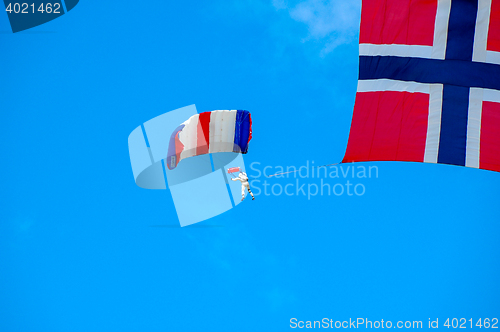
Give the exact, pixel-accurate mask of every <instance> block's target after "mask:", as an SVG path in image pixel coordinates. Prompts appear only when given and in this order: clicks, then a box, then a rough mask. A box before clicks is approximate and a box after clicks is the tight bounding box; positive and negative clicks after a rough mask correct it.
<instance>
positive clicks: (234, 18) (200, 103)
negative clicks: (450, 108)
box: [0, 0, 500, 331]
mask: <svg viewBox="0 0 500 332" xmlns="http://www.w3.org/2000/svg"><path fill="white" fill-rule="evenodd" d="M359 9H360V3H359V2H357V1H356V2H352V3H351V2H349V3H346V2H340V1H338V2H334V1H332V2H320V1H313V0H308V1H295V2H292V1H289V2H287V1H280V0H274V1H264V0H262V1H260V0H258V1H252V0H244V1H212V2H204V3H196V4H193V3H188V2H181V1H175V2H174V1H164V2H141V3H139V4H138V3H137V2H132V1H122V2H120V4H119V5H117V4H116V3H106V2H93V1H82V2H80V3H79V4H78V6H76V7H75V9H73V10H72V11H71V12H70V13H68V14H67V15H63V16H62V17H60V18H58V19H56V20H54V21H51V22H49V23H47V24H44V25H42V26H39V27H37V28H34V29H31V30H28V31H26V32H21V33H17V34H12V33H10V27H9V23H8V19H7V15H6V14H5V13H4V14H0V32H1V33H0V42H1V44H2V47H3V52H2V54H1V59H2V63H3V66H1V67H0V75H1V77H2V83H1V84H2V86H1V89H0V91H1V94H0V96H1V100H2V112H1V113H0V114H1V120H2V124H3V126H2V130H1V131H0V142H1V143H0V151H1V152H2V156H3V157H2V163H1V170H2V174H3V181H2V186H1V189H2V190H1V197H0V199H1V205H0V206H1V208H0V221H1V222H0V330H1V331H236V330H237V331H281V330H289V329H290V323H289V321H290V319H291V318H294V317H295V318H297V319H299V320H320V319H322V318H324V317H328V318H331V319H333V320H348V319H349V318H352V319H355V318H357V317H364V318H368V319H372V320H380V319H384V320H393V321H398V320H402V321H405V320H422V321H423V322H424V326H426V322H427V321H428V318H432V319H436V318H439V320H440V323H441V322H443V321H444V320H445V319H446V318H448V317H449V318H453V317H457V318H461V317H464V318H467V319H469V318H474V319H478V318H485V317H490V318H492V317H498V312H499V309H500V301H499V298H500V289H499V288H498V277H499V273H500V270H499V266H500V264H499V263H500V254H499V252H500V251H499V244H498V238H499V235H500V225H499V221H500V220H499V212H500V211H499V204H498V197H499V194H500V192H499V186H500V176H499V174H498V173H494V172H489V171H480V170H472V169H466V168H462V167H454V166H444V165H428V164H415V163H396V162H380V163H371V164H359V165H360V166H362V165H364V166H369V165H375V166H377V167H378V178H374V177H372V178H371V179H357V178H355V179H350V180H351V181H352V182H353V183H362V184H363V185H364V186H365V188H366V192H365V194H364V195H362V196H357V195H352V196H349V195H347V194H344V195H341V196H335V195H330V196H327V195H323V196H320V195H317V196H315V197H311V199H309V200H308V199H307V197H306V196H304V195H293V196H286V195H280V196H274V195H269V196H265V195H264V194H261V195H259V196H258V197H257V199H256V201H245V202H243V204H240V205H239V206H237V207H236V208H234V209H232V210H230V211H228V212H226V213H224V214H222V215H220V216H217V217H215V218H212V219H210V220H208V221H205V222H203V223H201V224H199V226H196V225H195V226H192V227H185V228H179V227H176V225H178V221H177V217H176V213H175V208H174V205H173V203H172V199H171V196H170V194H169V192H168V191H156V190H144V189H141V188H139V187H137V186H136V185H135V183H134V179H133V175H132V170H131V167H130V161H129V156H128V149H127V137H128V135H129V133H130V132H131V131H132V130H133V129H134V128H136V127H137V126H138V125H140V124H141V123H143V122H145V121H147V120H149V119H151V118H153V117H155V116H157V115H159V114H162V113H165V112H167V111H169V110H173V109H176V108H179V107H183V106H187V105H190V104H196V107H197V109H198V111H200V112H202V111H211V110H215V109H246V110H249V111H250V112H251V113H252V117H253V125H254V127H253V129H254V138H253V140H252V141H251V143H250V149H249V153H248V154H247V155H246V156H245V162H246V164H247V170H249V165H250V164H251V163H254V162H255V163H260V164H259V165H260V166H258V167H259V169H260V170H262V169H263V167H264V166H272V167H276V166H285V167H286V166H296V167H300V166H303V165H305V164H306V163H307V162H308V161H309V163H312V161H314V163H315V165H322V164H329V163H334V162H338V161H340V160H341V159H342V157H343V154H344V151H345V147H346V144H347V138H348V134H349V126H350V121H351V117H352V108H353V104H354V97H355V91H356V83H357V66H358V40H357V39H358V25H359ZM254 165H257V164H254ZM255 168H257V166H255ZM248 173H249V175H250V176H252V175H255V174H256V173H257V172H255V171H253V173H252V170H249V172H248ZM260 180H263V179H262V178H261V179H260ZM299 180H300V181H303V182H301V183H305V184H306V186H307V184H317V183H319V182H318V180H317V179H299ZM324 180H325V179H324ZM268 181H269V183H270V184H271V185H272V184H281V185H286V184H288V183H295V182H294V181H296V179H292V178H289V179H274V180H269V179H268ZM326 181H328V183H329V184H331V185H335V184H337V183H340V184H344V183H345V181H346V179H326ZM256 186H258V184H256ZM196 194H199V195H207V194H209V193H206V192H203V188H200V192H199V193H196ZM158 225H163V227H157V226H158Z"/></svg>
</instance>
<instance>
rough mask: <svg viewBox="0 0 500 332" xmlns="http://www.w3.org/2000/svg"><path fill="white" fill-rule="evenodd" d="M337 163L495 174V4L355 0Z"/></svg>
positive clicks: (498, 122) (499, 38) (499, 73)
mask: <svg viewBox="0 0 500 332" xmlns="http://www.w3.org/2000/svg"><path fill="white" fill-rule="evenodd" d="M359 39H360V40H359V43H360V44H359V55H360V56H359V80H358V87H357V93H356V101H355V105H354V113H353V118H352V124H351V130H350V134H349V140H348V144H347V150H346V154H345V157H344V159H343V161H342V162H344V163H345V162H356V161H412V162H425V163H440V164H449V165H459V166H467V167H472V168H480V169H486V170H492V171H500V134H499V133H500V79H499V78H500V1H499V0H493V1H491V0H490V1H482V0H479V1H478V0H475V1H473V0H472V1H471V0H363V1H362V11H361V25H360V37H359Z"/></svg>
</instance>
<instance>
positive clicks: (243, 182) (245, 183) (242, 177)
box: [231, 172, 255, 201]
mask: <svg viewBox="0 0 500 332" xmlns="http://www.w3.org/2000/svg"><path fill="white" fill-rule="evenodd" d="M231 180H233V181H240V182H241V200H242V201H243V200H244V199H245V188H246V189H247V190H248V192H249V193H250V195H252V201H253V200H254V199H255V196H254V195H253V194H252V191H251V190H250V184H249V183H248V176H247V174H246V173H245V172H240V174H239V175H238V177H237V178H233V179H231Z"/></svg>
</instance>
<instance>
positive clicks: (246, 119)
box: [167, 110, 252, 170]
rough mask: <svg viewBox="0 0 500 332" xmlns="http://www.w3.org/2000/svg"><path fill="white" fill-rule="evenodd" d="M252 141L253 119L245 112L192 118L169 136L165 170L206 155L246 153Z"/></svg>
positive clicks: (207, 113) (237, 111)
mask: <svg viewBox="0 0 500 332" xmlns="http://www.w3.org/2000/svg"><path fill="white" fill-rule="evenodd" d="M251 139H252V117H251V115H250V112H248V111H240V110H230V111H225V110H221V111H213V112H203V113H200V114H196V115H193V116H192V117H190V118H189V119H187V120H186V121H185V122H183V123H182V124H181V125H180V126H179V127H177V128H176V129H175V130H174V132H173V133H172V135H171V136H170V142H169V145H168V154H167V167H168V169H170V170H172V169H174V168H175V167H177V165H178V164H179V162H180V161H181V160H182V159H185V158H189V157H193V156H198V155H202V154H207V153H217V152H236V153H243V154H245V153H247V151H248V143H249V142H250V140H251Z"/></svg>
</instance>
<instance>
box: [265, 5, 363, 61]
mask: <svg viewBox="0 0 500 332" xmlns="http://www.w3.org/2000/svg"><path fill="white" fill-rule="evenodd" d="M273 6H274V8H275V9H276V10H278V11H280V10H286V11H288V14H289V15H290V17H291V18H292V19H293V20H295V21H297V22H301V23H304V24H305V25H306V26H307V29H308V32H309V34H308V36H307V37H305V38H303V39H302V42H307V41H312V40H315V41H320V42H322V43H323V44H324V46H323V49H322V50H321V55H322V56H324V55H326V54H328V53H329V52H331V51H333V50H334V49H335V48H336V47H337V46H339V45H342V44H347V43H350V42H353V41H354V38H355V37H356V33H357V31H358V27H359V19H360V12H361V2H360V1H358V0H354V1H353V0H329V1H324V0H306V1H302V2H299V3H296V4H295V5H290V4H289V3H287V1H286V0H273Z"/></svg>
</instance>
